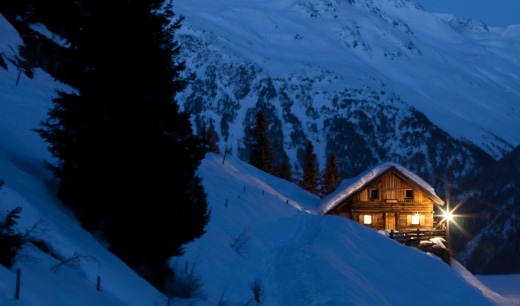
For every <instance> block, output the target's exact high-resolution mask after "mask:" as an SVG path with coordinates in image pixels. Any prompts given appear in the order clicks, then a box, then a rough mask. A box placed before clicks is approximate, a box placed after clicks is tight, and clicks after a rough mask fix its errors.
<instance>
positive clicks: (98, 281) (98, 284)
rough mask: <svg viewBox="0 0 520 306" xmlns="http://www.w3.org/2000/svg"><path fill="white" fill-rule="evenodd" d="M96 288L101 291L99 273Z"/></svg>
mask: <svg viewBox="0 0 520 306" xmlns="http://www.w3.org/2000/svg"><path fill="white" fill-rule="evenodd" d="M96 290H97V291H101V276H99V275H98V277H97V284H96Z"/></svg>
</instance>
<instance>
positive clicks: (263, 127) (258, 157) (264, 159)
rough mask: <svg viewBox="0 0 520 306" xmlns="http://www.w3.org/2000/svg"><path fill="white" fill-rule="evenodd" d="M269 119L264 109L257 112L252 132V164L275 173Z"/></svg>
mask: <svg viewBox="0 0 520 306" xmlns="http://www.w3.org/2000/svg"><path fill="white" fill-rule="evenodd" d="M269 136H270V135H269V121H268V120H267V117H266V115H265V114H264V112H263V111H262V110H259V111H258V112H257V113H256V117H255V127H254V129H253V132H252V144H251V156H250V160H249V162H250V164H251V165H253V166H255V167H257V168H258V169H260V170H262V171H265V172H267V173H269V174H273V173H274V167H273V162H274V150H273V147H272V145H271V140H270V139H269Z"/></svg>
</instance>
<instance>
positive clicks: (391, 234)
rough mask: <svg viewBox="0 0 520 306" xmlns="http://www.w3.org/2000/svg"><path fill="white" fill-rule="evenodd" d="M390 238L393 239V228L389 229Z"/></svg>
mask: <svg viewBox="0 0 520 306" xmlns="http://www.w3.org/2000/svg"><path fill="white" fill-rule="evenodd" d="M390 239H394V230H390Z"/></svg>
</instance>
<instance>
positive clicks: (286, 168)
mask: <svg viewBox="0 0 520 306" xmlns="http://www.w3.org/2000/svg"><path fill="white" fill-rule="evenodd" d="M275 175H276V176H277V177H279V178H282V179H284V180H286V181H289V182H292V181H293V179H294V178H293V171H292V168H291V164H290V163H289V161H288V160H287V159H285V160H284V161H283V162H282V164H281V165H280V166H279V167H278V168H277V171H276V173H275Z"/></svg>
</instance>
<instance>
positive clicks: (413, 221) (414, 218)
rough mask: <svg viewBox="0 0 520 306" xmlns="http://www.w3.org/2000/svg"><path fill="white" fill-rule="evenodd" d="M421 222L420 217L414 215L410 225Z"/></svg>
mask: <svg viewBox="0 0 520 306" xmlns="http://www.w3.org/2000/svg"><path fill="white" fill-rule="evenodd" d="M420 220H421V216H420V215H419V214H415V215H413V216H412V224H419V221H420Z"/></svg>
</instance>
